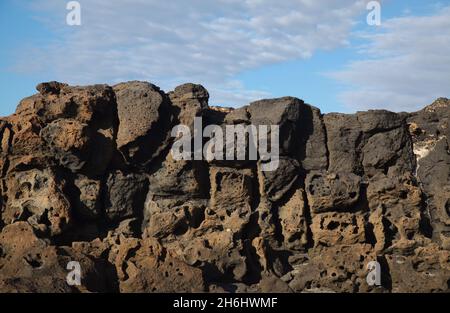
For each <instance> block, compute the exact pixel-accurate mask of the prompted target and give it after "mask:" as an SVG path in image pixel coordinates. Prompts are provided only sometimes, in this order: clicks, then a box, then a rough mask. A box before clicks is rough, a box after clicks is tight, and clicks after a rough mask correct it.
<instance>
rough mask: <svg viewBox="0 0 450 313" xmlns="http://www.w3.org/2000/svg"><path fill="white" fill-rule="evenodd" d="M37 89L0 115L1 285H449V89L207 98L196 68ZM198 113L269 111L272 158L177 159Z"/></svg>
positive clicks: (256, 114)
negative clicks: (334, 103) (410, 94)
mask: <svg viewBox="0 0 450 313" xmlns="http://www.w3.org/2000/svg"><path fill="white" fill-rule="evenodd" d="M37 90H38V91H39V93H38V94H36V95H34V96H32V97H29V98H26V99H24V100H22V101H21V102H20V104H19V106H18V108H17V110H16V113H15V114H13V115H11V116H9V117H4V118H1V119H0V209H1V211H0V212H1V214H0V292H449V291H450V146H449V143H450V125H449V120H450V100H448V99H442V98H441V99H438V100H437V101H436V102H434V103H433V104H431V105H429V106H427V107H425V108H424V109H423V110H421V111H419V112H415V113H392V112H388V111H368V112H358V113H357V114H353V115H350V114H337V113H332V114H322V113H321V112H320V110H319V109H317V108H315V107H312V106H310V105H308V104H306V103H304V102H303V101H302V100H299V99H296V98H292V97H286V98H280V99H271V100H261V101H257V102H254V103H251V104H249V105H248V106H245V107H243V108H240V109H235V110H234V109H227V108H217V107H209V106H208V98H209V94H208V92H207V91H206V90H205V89H204V88H203V87H202V86H200V85H194V84H186V85H182V86H179V87H177V88H176V89H175V90H174V91H172V92H169V93H165V92H164V91H162V90H161V89H160V88H158V87H156V86H155V85H152V84H149V83H146V82H128V83H122V84H119V85H116V86H113V87H110V86H106V85H96V86H88V87H71V86H68V85H66V84H62V83H57V82H50V83H43V84H40V85H39V86H38V87H37ZM196 117H201V118H202V121H203V125H202V127H203V129H205V128H206V127H207V126H209V125H213V124H214V125H218V126H219V127H220V128H222V129H225V128H226V126H227V125H228V126H229V125H235V126H236V125H241V126H249V125H254V126H256V127H258V126H264V125H278V126H279V133H280V145H279V160H278V161H279V162H278V166H277V168H276V170H275V171H265V170H263V168H262V167H263V165H264V163H265V162H266V161H267V160H262V159H261V158H260V156H259V159H257V160H239V161H227V160H213V161H210V160H201V159H196V160H177V159H176V158H174V157H173V155H172V153H171V151H170V148H171V146H172V144H173V143H174V141H175V140H176V138H174V137H172V135H173V134H171V130H172V129H173V127H174V126H176V125H178V124H184V125H186V126H187V128H188V129H190V130H191V131H192V134H191V135H192V138H190V139H192V141H194V136H195V135H194V118H196ZM188 139H189V138H188ZM188 141H191V140H188ZM227 148H229V147H227ZM269 148H270V145H269ZM229 149H231V148H229ZM232 152H233V153H235V151H232ZM245 152H246V153H247V152H248V151H245ZM70 262H78V263H77V264H79V266H80V270H81V271H80V273H81V277H80V279H81V281H80V284H69V283H68V282H67V276H68V275H69V274H70V273H71V272H70V271H71V268H70V267H68V264H69V263H70ZM374 262H377V264H378V265H379V274H380V281H379V282H378V283H375V284H369V282H368V280H367V277H368V275H369V272H370V269H369V268H368V266H369V265H370V264H373V263H374Z"/></svg>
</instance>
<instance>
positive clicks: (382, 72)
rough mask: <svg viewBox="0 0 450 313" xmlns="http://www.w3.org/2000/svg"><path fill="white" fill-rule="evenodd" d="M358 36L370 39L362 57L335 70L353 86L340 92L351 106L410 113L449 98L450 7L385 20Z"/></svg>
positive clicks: (358, 108) (348, 105) (334, 74)
mask: <svg viewBox="0 0 450 313" xmlns="http://www.w3.org/2000/svg"><path fill="white" fill-rule="evenodd" d="M358 36H359V37H360V38H361V39H363V40H365V41H366V43H367V44H366V45H364V47H362V48H361V49H362V50H361V51H360V53H361V58H362V60H359V61H354V62H351V63H350V64H348V65H347V66H346V67H345V68H344V69H343V70H342V71H338V72H335V73H332V74H331V76H332V77H334V78H335V79H337V80H338V81H340V82H342V83H344V84H346V85H347V86H349V88H348V89H346V90H345V91H344V92H342V93H341V94H340V95H339V99H340V100H341V101H342V103H343V104H344V105H346V106H347V107H348V108H349V110H352V111H354V110H366V109H376V108H387V109H390V110H392V111H411V110H415V109H420V108H422V107H423V106H424V105H426V104H429V103H431V102H432V101H433V100H434V99H436V98H437V97H439V96H446V97H449V96H450V89H449V86H450V7H440V8H438V10H437V12H436V13H435V14H434V15H430V16H406V17H399V18H392V19H389V20H385V21H383V23H382V25H381V29H379V30H377V31H375V32H370V33H360V34H358Z"/></svg>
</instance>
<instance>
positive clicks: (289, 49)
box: [18, 0, 392, 105]
mask: <svg viewBox="0 0 450 313" xmlns="http://www.w3.org/2000/svg"><path fill="white" fill-rule="evenodd" d="M79 2H80V3H81V5H82V26H81V27H76V28H70V29H68V26H66V25H64V21H65V15H66V13H67V12H66V11H65V1H60V0H37V1H33V6H34V7H35V8H36V9H39V10H43V11H45V12H48V11H51V13H52V15H51V16H52V17H51V19H48V20H47V23H49V25H52V27H54V28H55V29H58V28H60V29H62V31H61V32H60V33H59V36H58V38H59V39H58V40H57V41H56V42H54V43H53V44H51V45H49V46H46V47H41V48H40V49H39V50H38V51H31V52H30V53H27V55H26V56H25V57H24V58H21V59H20V61H19V62H18V63H19V64H20V65H21V66H22V67H24V68H30V67H31V65H33V66H34V67H36V65H39V67H41V68H42V69H46V70H49V69H51V70H52V71H53V73H52V74H53V75H54V77H55V78H56V79H59V80H63V81H67V82H70V83H73V84H89V83H94V82H109V83H114V82H118V81H122V80H128V79H143V80H149V81H152V82H154V83H156V84H158V85H160V86H161V87H163V88H165V89H171V88H173V87H174V86H176V85H177V84H180V83H184V82H191V81H192V82H198V83H202V84H204V85H205V86H206V87H207V88H208V89H209V90H210V93H211V95H212V102H213V103H219V104H224V105H242V104H245V103H247V102H248V101H250V100H254V99H256V98H260V97H262V96H268V94H266V93H264V92H261V91H258V90H247V89H246V88H245V86H243V85H242V84H241V83H240V82H236V81H235V78H234V77H235V76H236V75H237V74H238V73H240V72H242V71H245V70H248V69H253V68H257V67H260V66H264V65H268V64H273V63H276V62H281V61H286V60H293V59H302V58H303V59H307V58H309V57H310V56H312V55H313V54H314V53H315V52H316V51H317V50H318V49H334V48H336V47H340V46H343V45H346V44H347V43H348V36H349V34H350V32H351V30H352V27H353V25H354V18H355V16H357V15H358V14H360V13H361V12H363V11H364V9H365V4H366V2H367V1H362V0H359V1H358V0H342V1H335V0H321V1H317V0H283V1H279V0H266V1H264V0H216V1H210V0H191V1H185V0H170V1H152V0H150V1H149V0H146V1H144V0H128V1H124V0H109V1H98V0H89V1H82V0H80V1H79ZM391 24H392V23H391ZM31 60H32V61H31ZM30 63H32V64H30ZM353 66H357V64H355V65H353ZM341 76H342V78H343V79H345V78H346V77H350V76H348V75H347V74H345V73H342V74H341ZM350 80H351V78H350Z"/></svg>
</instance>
